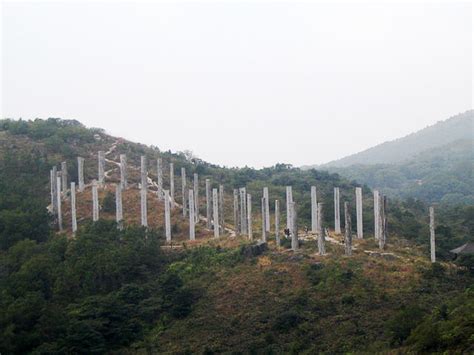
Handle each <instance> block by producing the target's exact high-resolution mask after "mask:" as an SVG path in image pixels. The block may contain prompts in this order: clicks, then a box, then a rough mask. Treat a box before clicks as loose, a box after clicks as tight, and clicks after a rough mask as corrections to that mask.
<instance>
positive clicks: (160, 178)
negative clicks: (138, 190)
mask: <svg viewBox="0 0 474 355" xmlns="http://www.w3.org/2000/svg"><path fill="white" fill-rule="evenodd" d="M156 180H157V184H158V190H157V192H156V194H157V195H158V200H160V201H161V200H163V159H162V158H158V159H156Z"/></svg>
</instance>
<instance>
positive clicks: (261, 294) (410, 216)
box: [0, 119, 474, 354]
mask: <svg viewBox="0 0 474 355" xmlns="http://www.w3.org/2000/svg"><path fill="white" fill-rule="evenodd" d="M0 130H1V131H0V289H1V291H0V292H1V296H0V306H1V308H2V312H0V339H1V341H0V352H2V353H5V354H10V353H18V354H20V353H21V354H23V353H31V352H34V353H84V354H86V353H87V354H91V353H104V352H112V351H114V350H121V351H129V352H136V351H143V352H145V351H151V352H158V351H160V352H181V353H190V352H206V353H212V352H234V353H245V352H252V351H254V352H255V351H260V352H266V353H272V352H273V353H279V352H307V353H314V352H319V351H324V352H356V351H362V352H376V351H386V350H388V349H400V350H402V351H417V352H435V351H439V352H443V351H450V352H461V351H465V352H470V351H473V350H474V349H473V348H472V344H473V340H474V338H473V333H474V320H473V318H472V315H473V314H474V313H473V310H474V297H473V295H474V289H473V276H472V274H470V272H469V267H472V260H470V259H469V258H459V259H458V260H456V263H457V265H466V266H468V268H467V269H466V268H462V267H461V268H460V267H459V266H455V265H454V264H452V263H443V264H438V263H436V264H434V265H430V264H429V263H428V262H427V261H426V256H424V255H427V240H428V238H427V235H428V230H427V223H426V222H427V216H426V215H427V213H426V210H427V206H426V205H425V204H424V203H423V202H421V201H420V200H417V199H407V200H404V201H400V202H398V201H390V205H389V207H390V210H389V213H390V214H389V218H390V233H391V237H393V238H394V240H400V241H401V242H403V241H404V240H406V241H408V242H404V243H408V244H404V245H408V246H409V247H410V250H409V251H406V250H405V249H404V248H402V247H400V249H396V252H397V253H400V255H403V257H404V258H406V259H394V260H390V259H387V260H385V259H377V258H375V259H374V258H372V257H369V256H367V255H365V254H364V253H363V251H362V250H363V249H364V248H369V249H370V248H373V247H374V245H373V242H372V241H371V240H370V238H367V239H368V240H367V241H364V243H365V244H362V245H361V248H360V250H359V251H357V252H355V254H354V257H353V258H351V259H347V258H344V257H342V255H341V250H340V249H338V248H335V247H334V246H332V245H328V251H329V252H330V253H331V256H330V257H328V258H326V259H324V260H322V261H319V260H315V259H314V258H313V257H309V256H308V255H311V254H312V253H313V252H314V248H315V246H314V245H313V244H312V243H309V244H307V243H306V244H304V245H303V248H304V250H305V253H303V254H301V255H300V256H293V255H292V254H289V253H285V252H277V251H275V250H274V249H273V248H272V249H270V250H269V251H267V252H265V253H264V254H263V255H260V256H247V257H246V256H244V253H242V251H243V250H245V248H246V242H244V241H241V242H240V243H241V244H242V245H235V244H234V245H229V246H226V245H225V243H224V245H219V243H214V244H212V243H211V244H209V245H208V246H204V247H199V248H193V249H183V250H182V251H181V252H171V253H164V252H162V251H161V249H160V245H161V244H162V243H163V235H162V230H149V231H148V232H147V233H145V231H144V230H143V229H141V228H137V227H133V226H132V227H129V228H126V229H125V230H124V231H122V232H120V231H118V230H117V228H116V225H115V224H114V223H113V222H111V221H105V220H101V221H100V222H98V223H95V224H92V223H90V222H87V223H83V224H81V228H80V231H79V232H78V234H77V236H76V238H75V239H69V238H67V236H66V235H64V234H57V233H55V232H54V228H53V227H52V225H51V218H50V216H49V214H48V213H47V212H46V210H45V206H46V205H47V204H48V203H49V182H48V177H49V169H50V167H51V165H54V164H57V163H59V162H60V161H61V160H62V159H74V158H75V157H76V156H77V155H78V154H82V155H84V156H88V155H87V154H89V155H91V154H92V153H94V152H96V151H97V149H98V148H100V149H103V147H104V146H105V145H104V144H105V143H110V142H112V141H114V139H112V138H110V137H107V136H106V135H105V134H103V132H101V131H100V130H88V129H86V128H85V127H83V126H82V125H80V124H79V123H77V122H70V121H62V120H57V119H51V120H47V121H41V120H37V121H34V122H16V121H9V120H4V121H0ZM38 132H43V133H38ZM98 133H99V134H100V135H101V137H102V138H101V139H100V140H97V139H96V138H94V134H98ZM52 137H53V138H52ZM50 139H52V140H53V141H54V140H60V143H58V145H54V148H53V147H52V146H49V145H48V144H46V142H47V141H48V140H50ZM118 149H120V151H126V152H127V154H128V156H130V160H131V161H132V162H133V161H137V160H138V159H139V156H140V155H141V154H147V155H148V156H150V158H151V157H154V156H155V155H156V154H157V149H156V148H147V147H144V146H141V145H135V144H132V143H129V142H124V143H123V144H122V145H121V146H120V147H119V148H118ZM88 150H90V152H88ZM161 154H162V155H163V156H164V157H165V159H172V160H173V161H174V162H175V164H176V169H177V171H179V170H178V169H179V168H180V167H181V166H186V167H187V169H188V171H190V172H193V171H196V172H198V173H199V174H200V176H203V177H206V176H209V177H212V179H213V180H214V181H219V182H221V183H224V184H225V185H226V186H235V187H237V186H244V185H247V186H248V188H249V191H250V192H252V193H254V194H255V196H258V194H259V193H260V191H261V188H262V187H263V186H269V187H270V192H271V196H270V197H271V198H272V199H273V198H282V196H284V186H285V185H287V184H290V185H293V187H294V190H295V200H296V201H298V206H299V218H300V219H301V221H302V224H303V225H304V224H307V225H309V213H308V211H309V198H308V196H307V194H305V193H304V192H305V191H308V190H309V187H310V186H311V185H312V184H317V186H318V188H319V191H320V194H321V196H322V200H323V202H325V204H326V205H327V206H331V205H332V187H333V186H335V185H338V186H340V187H341V191H342V198H345V199H352V198H353V193H352V191H353V188H354V187H355V186H356V183H355V182H354V183H351V182H348V181H347V180H344V179H343V178H341V177H340V176H338V175H337V174H329V173H324V172H319V171H315V170H311V171H301V170H299V169H294V168H292V167H291V166H288V165H284V164H281V165H277V166H275V167H272V168H268V169H263V170H254V169H224V168H221V167H218V166H214V165H211V164H208V163H205V162H202V161H200V160H199V159H197V158H190V157H189V156H187V155H186V154H184V153H179V154H171V153H170V152H161ZM94 168H95V167H94V166H87V165H86V170H87V169H88V170H89V174H90V175H93V174H94ZM69 169H70V175H71V177H73V178H74V169H75V165H74V164H71V166H70V167H69ZM364 196H365V201H364V204H365V205H366V207H368V208H366V210H367V211H366V215H365V216H364V217H365V219H366V225H365V227H366V230H367V232H368V234H370V231H371V229H372V224H373V220H372V219H371V216H370V213H369V211H370V197H371V191H370V189H368V188H367V187H364ZM109 199H111V198H110V197H109ZM256 200H257V199H256ZM258 202H259V201H256V205H255V207H254V208H255V210H256V211H258ZM110 208H111V207H110ZM332 213H333V212H332V209H331V208H327V213H326V218H325V223H326V224H327V225H329V224H330V223H331V221H332V218H333V217H332ZM437 216H438V217H437V218H438V226H437V229H436V232H437V242H438V246H439V253H438V255H439V256H440V258H441V260H449V259H450V258H451V256H450V255H449V253H448V250H449V249H451V248H453V247H456V246H459V245H460V244H462V243H463V242H465V241H467V240H469V238H470V237H472V235H474V207H473V206H453V207H450V208H446V209H444V210H442V211H441V210H440V211H439V213H438V214H437ZM354 218H355V216H354ZM399 237H403V239H398V238H399ZM236 243H237V244H238V242H236ZM371 243H372V244H371ZM392 247H393V248H397V246H396V245H395V244H393V246H392Z"/></svg>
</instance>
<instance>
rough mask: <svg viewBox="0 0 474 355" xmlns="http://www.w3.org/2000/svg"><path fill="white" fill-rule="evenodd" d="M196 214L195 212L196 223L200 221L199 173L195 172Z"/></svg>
mask: <svg viewBox="0 0 474 355" xmlns="http://www.w3.org/2000/svg"><path fill="white" fill-rule="evenodd" d="M193 178H194V181H193V185H194V191H193V193H194V214H195V218H194V219H195V221H196V223H198V222H199V176H198V174H196V173H194V176H193Z"/></svg>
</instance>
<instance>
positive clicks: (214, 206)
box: [212, 189, 220, 238]
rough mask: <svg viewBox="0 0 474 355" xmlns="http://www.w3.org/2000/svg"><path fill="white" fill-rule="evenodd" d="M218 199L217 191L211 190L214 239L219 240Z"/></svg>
mask: <svg viewBox="0 0 474 355" xmlns="http://www.w3.org/2000/svg"><path fill="white" fill-rule="evenodd" d="M218 202H219V197H218V193H217V189H212V212H213V213H212V217H213V224H214V238H219V229H220V228H219V204H218Z"/></svg>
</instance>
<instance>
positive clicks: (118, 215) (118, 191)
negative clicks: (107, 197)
mask: <svg viewBox="0 0 474 355" xmlns="http://www.w3.org/2000/svg"><path fill="white" fill-rule="evenodd" d="M115 221H116V222H117V228H118V229H120V230H122V229H123V208H122V186H121V184H117V185H116V186H115Z"/></svg>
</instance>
